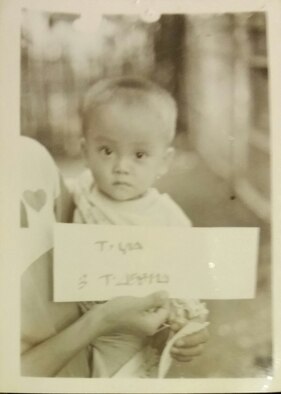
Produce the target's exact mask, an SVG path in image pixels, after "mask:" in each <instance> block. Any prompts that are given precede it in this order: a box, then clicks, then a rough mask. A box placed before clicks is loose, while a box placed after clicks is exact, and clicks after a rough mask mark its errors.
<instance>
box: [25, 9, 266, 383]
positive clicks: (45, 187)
mask: <svg viewBox="0 0 281 394" xmlns="http://www.w3.org/2000/svg"><path fill="white" fill-rule="evenodd" d="M21 18H22V19H21V22H22V25H21V98H20V104H21V112H20V114H21V124H20V127H21V145H22V152H23V154H22V162H21V167H22V170H23V171H25V172H26V173H23V175H22V179H23V186H22V195H21V227H22V228H32V227H35V228H36V226H39V225H46V224H51V223H53V222H55V221H57V222H62V223H79V224H92V225H107V226H109V225H113V226H115V225H117V226H120V225H121V226H122V225H126V226H169V227H173V226H181V227H182V226H184V227H186V228H190V227H191V226H192V227H200V228H224V227H228V228H229V227H231V228H233V227H234V228H243V227H245V228H258V229H259V241H258V245H257V248H258V251H257V256H258V257H257V261H256V264H257V271H256V278H253V280H255V281H256V283H255V286H256V294H255V297H254V298H252V299H223V297H222V296H220V297H218V298H219V299H216V297H215V295H213V296H211V297H208V298H211V299H208V300H203V301H201V300H200V301H199V299H194V298H192V299H178V298H175V299H173V298H172V299H171V298H169V299H166V297H167V296H166V294H165V293H163V292H157V293H153V294H149V295H148V296H146V297H143V298H141V300H140V299H135V298H133V299H132V298H130V297H127V298H126V297H125V298H124V299H119V298H115V299H111V300H110V301H107V302H103V301H101V300H100V301H95V298H93V299H91V298H90V299H85V298H84V299H82V300H80V299H75V297H74V300H72V302H63V303H57V302H54V300H53V298H52V297H53V290H54V289H53V281H54V280H55V279H56V278H53V276H52V273H53V268H52V264H53V254H52V252H51V251H48V252H46V253H45V254H44V255H42V256H40V258H38V259H37V260H36V261H35V262H30V263H32V264H31V265H30V266H29V267H28V269H27V270H26V271H25V272H24V274H23V276H22V285H21V302H22V307H21V343H22V348H21V352H22V353H21V371H22V375H23V376H39V377H40V376H41V377H58V376H64V377H95V378H98V377H111V378H118V377H140V378H145V377H147V378H149V377H162V378H164V377H168V378H229V377H232V378H234V377H235V378H236V377H239V378H253V377H265V376H271V375H272V373H273V372H272V328H271V324H272V323H271V317H272V311H271V280H270V277H271V253H270V251H271V248H270V242H271V232H270V213H271V205H270V181H271V179H270V127H269V104H268V103H269V99H268V75H269V63H268V57H267V21H266V14H265V13H264V12H251V13H225V14H203V15H202V14H201V15H188V14H166V15H165V14H161V13H159V14H158V13H153V12H147V13H144V14H136V15H126V14H120V15H118V14H117V15H116V14H99V13H94V12H93V10H91V12H89V11H88V10H86V12H83V10H82V11H81V13H80V14H78V13H77V14H70V13H50V12H44V11H40V10H30V9H23V10H22V14H21ZM77 228H78V232H77V233H76V237H77V238H80V237H81V238H84V235H83V234H84V233H83V232H82V230H81V231H80V232H79V228H80V227H77ZM91 229H92V230H91V231H92V234H93V233H94V232H95V229H93V228H92V227H91ZM117 231H118V230H117ZM120 231H121V230H120ZM91 237H92V235H91ZM73 242H75V241H73ZM98 242H100V243H99V245H98V247H99V248H100V249H105V248H106V247H111V248H113V245H109V243H108V245H107V244H106V242H109V241H103V243H101V241H98ZM70 245H71V241H70V242H69V246H67V245H64V247H67V248H71V246H70ZM83 245H84V244H83V243H82V242H81V248H83V247H84V246H83ZM203 245H204V243H202V244H201V247H204V246H203ZM122 247H125V246H124V245H123V246H122ZM140 247H141V246H140V245H139V246H136V245H135V244H134V245H133V244H132V243H130V244H126V248H128V251H129V250H131V249H133V248H135V249H136V248H140ZM211 247H212V246H211ZM215 247H216V245H215V244H214V245H213V248H215ZM242 247H243V245H241V248H242ZM119 248H120V244H119ZM236 249H237V248H236ZM238 249H239V246H238ZM70 250H71V249H70ZM82 252H83V250H81V249H80V251H79V253H80V256H81V259H83V256H84V255H82V254H81V253H82ZM79 253H78V255H79ZM131 256H133V255H131ZM226 258H227V253H226V252H225V259H226ZM175 259H177V257H176V256H173V257H171V256H170V263H167V264H174V260H175ZM70 260H71V259H70V258H69V259H67V261H66V259H65V261H64V262H63V264H64V270H65V271H64V272H65V274H66V275H68V274H69V273H68V270H71V268H69V267H70V265H69V264H70ZM79 264H82V262H80V261H79ZM163 264H165V263H163ZM193 264H194V265H196V261H195V262H193ZM210 264H211V263H210ZM234 264H235V262H234ZM209 268H210V269H211V268H212V267H209ZM241 273H242V275H243V272H241ZM55 275H56V271H55ZM69 275H70V274H69ZM185 275H186V276H187V277H189V278H192V276H193V271H192V270H190V271H189V270H187V269H186V272H185ZM229 275H230V274H229ZM109 279H110V278H109V277H108V278H107V280H108V281H109ZM146 279H147V280H148V281H150V282H151V281H152V280H154V279H155V280H158V281H160V280H161V278H159V277H158V278H154V279H152V278H151V277H149V278H146ZM162 279H163V278H162ZM69 280H70V279H69ZM112 280H113V279H112ZM127 280H130V281H131V284H132V283H133V282H134V281H135V282H136V283H139V282H137V281H140V280H141V279H140V278H139V277H132V276H131V277H130V279H128V278H127ZM142 280H144V279H142ZM186 280H188V279H186ZM225 280H226V279H225ZM63 281H64V282H65V281H68V276H63ZM84 282H85V283H84ZM79 283H80V284H79V286H80V288H82V287H83V286H84V285H85V284H86V274H85V275H84V276H83V275H82V274H81V277H80V282H79ZM196 285H197V286H199V289H200V286H202V288H203V287H204V286H203V284H200V282H198V283H196ZM65 286H67V285H65ZM238 286H239V285H238ZM80 288H79V289H80ZM62 291H64V290H62ZM237 291H238V293H239V288H238V290H237ZM241 292H242V290H241ZM198 293H199V294H200V290H199V291H198ZM201 293H202V294H204V292H201ZM225 298H229V297H225ZM236 298H240V297H236ZM241 298H243V295H242V296H241ZM245 298H247V297H245ZM96 299H97V298H96ZM101 299H102V298H101ZM74 301H76V302H74ZM167 303H168V307H167V308H168V311H167V310H166V305H167ZM147 311H150V314H149V313H148V312H147ZM144 313H145V314H144ZM104 314H106V316H105V318H104V319H105V320H106V322H107V324H109V323H108V322H110V327H107V326H106V327H105V323H104V321H102V320H101V317H100V316H104ZM194 323H195V326H193V325H192V324H194ZM85 324H86V325H87V328H85V327H84V325H85ZM196 324H197V325H196ZM207 324H209V325H208V326H207ZM184 327H190V330H187V331H184V330H183V328H184ZM90 330H92V331H90ZM181 330H182V331H181ZM192 330H193V331H192ZM100 332H101V334H100ZM180 332H181V336H180V339H178V336H177V337H176V335H177V334H178V335H179V333H180ZM173 338H174V340H173V341H172V339H173ZM168 344H169V346H168ZM214 360H215V361H214Z"/></svg>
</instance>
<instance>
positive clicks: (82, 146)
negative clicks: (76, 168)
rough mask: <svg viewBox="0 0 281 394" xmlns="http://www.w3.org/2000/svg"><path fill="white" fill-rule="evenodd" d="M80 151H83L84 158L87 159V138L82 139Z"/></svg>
mask: <svg viewBox="0 0 281 394" xmlns="http://www.w3.org/2000/svg"><path fill="white" fill-rule="evenodd" d="M80 149H81V152H82V154H83V156H84V157H85V156H86V153H87V148H86V140H85V137H81V138H80Z"/></svg>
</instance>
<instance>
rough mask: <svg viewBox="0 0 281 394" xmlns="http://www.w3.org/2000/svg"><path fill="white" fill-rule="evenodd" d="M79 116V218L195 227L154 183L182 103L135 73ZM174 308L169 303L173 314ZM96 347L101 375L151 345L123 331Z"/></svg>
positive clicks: (107, 87)
mask: <svg viewBox="0 0 281 394" xmlns="http://www.w3.org/2000/svg"><path fill="white" fill-rule="evenodd" d="M82 119H83V133H84V137H83V140H82V149H83V152H84V155H85V158H86V162H87V166H88V167H89V169H88V170H87V171H85V173H83V174H82V176H81V177H80V179H79V181H78V183H77V185H76V187H75V191H74V200H75V204H76V210H75V214H74V222H75V223H95V224H113V225H114V224H115V225H154V226H155V225H164V226H187V227H190V226H191V222H190V220H189V219H188V217H187V216H186V215H185V214H184V212H183V211H182V210H181V209H180V208H179V207H178V206H177V204H176V203H175V202H174V201H173V200H172V199H171V198H170V197H169V196H168V195H167V194H161V193H159V192H158V191H157V190H156V189H155V188H154V187H153V186H154V184H155V182H156V180H157V179H159V178H160V177H161V176H162V175H164V174H165V173H166V171H167V170H168V168H169V164H170V162H171V160H172V157H173V153H174V149H173V147H172V146H171V143H172V141H173V138H174V136H175V130H176V119H177V108H176V103H175V101H174V99H173V98H172V97H171V96H170V94H169V93H168V92H166V91H165V90H163V89H162V88H160V87H159V86H157V85H156V84H154V83H152V82H149V81H146V80H143V79H138V78H114V79H107V80H103V81H101V82H99V83H97V84H96V85H94V86H93V87H92V88H91V89H90V90H89V91H88V93H87V95H86V97H85V99H84V102H83V105H82ZM176 305H177V303H175V302H172V303H171V308H172V309H173V311H172V312H171V316H174V317H175V319H176V317H177V316H176V315H175V312H176V309H177V308H176ZM182 305H183V304H182V303H181V307H182ZM188 305H189V306H188ZM84 307H85V304H84ZM91 307H92V305H91ZM185 309H186V311H187V315H186V316H189V317H191V318H195V319H196V318H199V320H200V319H202V318H203V317H204V316H205V314H206V310H205V309H204V307H202V304H200V303H199V302H196V301H193V302H191V303H190V302H189V304H185ZM203 315H204V316H203ZM181 317H182V315H181ZM93 345H94V349H95V351H94V364H95V365H94V366H95V371H97V369H98V371H97V372H96V373H97V374H98V375H99V376H112V375H114V374H116V372H117V371H118V370H119V369H120V366H124V365H126V363H128V361H129V360H130V358H133V356H134V354H136V353H137V352H138V351H139V350H140V349H142V348H144V347H145V346H146V345H147V343H146V340H145V339H143V338H128V336H126V337H124V336H121V335H119V336H117V337H115V338H112V337H110V338H108V337H104V338H101V339H99V340H98V341H96V342H95V344H93ZM149 359H150V361H151V360H152V359H153V357H152V356H151V354H150V356H149ZM141 374H142V372H140V373H139V375H141Z"/></svg>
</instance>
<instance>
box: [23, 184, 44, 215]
mask: <svg viewBox="0 0 281 394" xmlns="http://www.w3.org/2000/svg"><path fill="white" fill-rule="evenodd" d="M23 198H24V201H25V202H26V203H27V204H28V205H29V206H30V207H31V208H32V209H34V210H35V211H36V212H39V211H41V209H42V208H43V207H44V205H45V204H46V201H47V195H46V192H45V191H44V190H42V189H38V190H35V191H32V190H25V191H24V192H23Z"/></svg>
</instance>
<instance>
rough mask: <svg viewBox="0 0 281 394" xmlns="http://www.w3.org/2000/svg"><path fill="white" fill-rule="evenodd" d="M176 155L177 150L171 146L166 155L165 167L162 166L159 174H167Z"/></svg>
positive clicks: (164, 158)
mask: <svg viewBox="0 0 281 394" xmlns="http://www.w3.org/2000/svg"><path fill="white" fill-rule="evenodd" d="M174 155H175V149H174V148H173V147H172V146H170V147H169V148H168V149H167V150H166V152H165V153H164V156H163V166H162V170H161V172H160V174H159V175H160V176H162V175H164V174H166V172H167V171H168V170H169V168H170V165H171V163H172V161H173V158H174Z"/></svg>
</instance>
